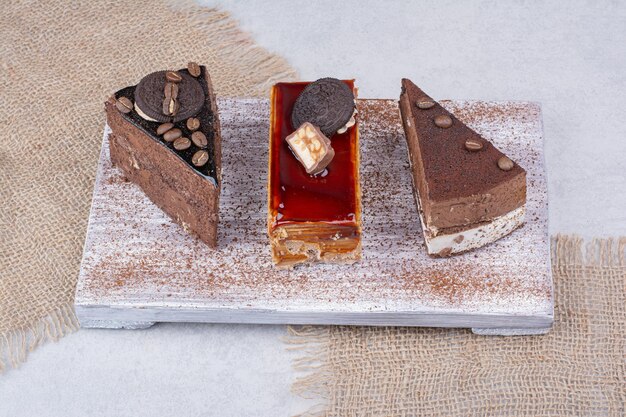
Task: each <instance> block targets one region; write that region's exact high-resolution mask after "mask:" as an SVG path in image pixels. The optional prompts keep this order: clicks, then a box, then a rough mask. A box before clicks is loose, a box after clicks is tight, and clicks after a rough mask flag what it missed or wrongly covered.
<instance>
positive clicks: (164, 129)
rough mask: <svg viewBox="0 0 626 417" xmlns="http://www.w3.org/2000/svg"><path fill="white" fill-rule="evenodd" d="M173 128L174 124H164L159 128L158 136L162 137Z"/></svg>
mask: <svg viewBox="0 0 626 417" xmlns="http://www.w3.org/2000/svg"><path fill="white" fill-rule="evenodd" d="M173 127H174V123H163V124H162V125H159V127H157V135H162V134H163V133H165V132H167V131H168V130H170V129H171V128H173Z"/></svg>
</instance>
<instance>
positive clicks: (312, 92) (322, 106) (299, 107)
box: [291, 78, 355, 137]
mask: <svg viewBox="0 0 626 417" xmlns="http://www.w3.org/2000/svg"><path fill="white" fill-rule="evenodd" d="M354 107H355V106H354V93H353V92H352V90H350V87H348V86H347V85H346V83H344V82H343V81H340V80H338V79H336V78H321V79H319V80H317V81H315V82H313V83H311V84H309V85H307V86H306V87H305V89H304V90H303V91H302V93H300V95H299V96H298V98H297V99H296V103H295V104H294V106H293V110H292V112H291V123H292V125H293V127H294V128H295V129H297V128H298V126H300V125H301V124H302V123H304V122H309V123H312V124H314V125H315V126H317V127H319V129H320V130H321V131H322V133H324V134H325V135H326V136H328V137H330V136H332V135H334V134H335V133H336V132H337V130H339V129H341V128H342V127H343V126H345V125H346V123H348V121H350V118H351V117H352V114H353V113H354Z"/></svg>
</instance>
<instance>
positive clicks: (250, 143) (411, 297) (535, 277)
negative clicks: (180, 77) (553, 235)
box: [75, 99, 553, 334]
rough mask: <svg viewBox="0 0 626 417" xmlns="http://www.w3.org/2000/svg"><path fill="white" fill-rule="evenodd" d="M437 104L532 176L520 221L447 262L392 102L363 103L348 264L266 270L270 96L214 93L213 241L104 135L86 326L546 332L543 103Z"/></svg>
mask: <svg viewBox="0 0 626 417" xmlns="http://www.w3.org/2000/svg"><path fill="white" fill-rule="evenodd" d="M443 104H444V106H445V107H446V108H447V109H449V110H450V111H452V112H454V113H455V114H456V115H457V117H459V118H460V119H461V120H462V121H464V122H466V123H467V124H468V125H470V126H471V127H473V128H475V129H476V130H477V131H478V132H479V133H481V134H482V135H484V136H485V137H486V138H487V139H489V140H491V141H492V142H493V143H494V144H495V145H496V146H498V147H499V148H500V149H501V150H502V151H503V152H505V153H506V154H508V155H510V156H511V157H512V158H513V159H514V160H516V161H517V162H518V163H519V164H520V165H521V166H522V167H524V168H525V169H526V170H527V172H528V201H527V216H526V224H525V225H524V226H523V227H522V228H521V229H519V230H516V231H515V232H513V233H512V234H511V235H509V236H507V237H505V238H503V239H501V240H499V241H497V242H495V243H494V244H491V245H489V246H487V247H484V248H481V249H478V250H475V251H472V252H469V253H467V254H464V255H460V256H456V257H452V258H446V259H433V258H430V257H428V256H427V255H426V251H425V248H424V247H423V238H422V234H421V229H420V226H419V218H418V215H417V210H416V207H415V202H414V200H413V194H412V190H411V178H410V172H409V169H408V159H407V150H406V143H405V140H404V133H403V131H402V127H401V123H400V118H399V112H398V106H397V102H396V101H394V100H359V103H358V108H359V117H360V121H359V123H360V125H359V126H360V127H359V129H360V131H361V173H362V174H361V186H362V192H363V260H362V261H361V262H359V263H357V264H355V265H352V266H347V265H346V266H341V265H314V266H304V267H299V268H296V269H294V270H278V269H276V268H275V267H274V266H273V265H272V261H271V256H270V248H269V242H268V238H267V235H266V225H265V221H266V190H267V148H268V123H269V120H268V119H269V103H268V101H267V100H257V99H221V100H218V106H219V109H220V118H221V122H222V137H223V188H222V199H221V201H220V224H219V232H218V235H219V236H218V247H217V249H214V250H213V249H210V248H209V247H207V246H206V245H204V244H203V243H202V242H200V241H198V240H196V239H194V238H193V237H191V236H189V235H187V234H186V233H185V232H184V231H183V230H182V228H180V227H179V226H178V225H176V224H174V223H173V222H172V221H171V220H169V219H168V218H167V216H166V215H165V214H164V213H163V212H161V211H160V210H159V209H158V208H157V207H156V206H155V205H153V204H152V203H151V202H150V201H149V200H148V199H147V198H146V197H145V195H143V193H142V192H141V191H140V190H139V189H138V188H137V187H136V186H135V185H133V184H132V183H129V182H127V181H126V180H125V179H124V178H123V176H122V174H121V172H120V171H118V170H117V169H115V168H113V167H112V166H111V163H110V159H109V149H108V142H107V140H106V138H107V134H108V130H105V138H104V142H103V147H102V154H101V158H100V165H99V168H98V174H97V179H96V185H95V189H94V196H93V203H92V209H91V214H90V219H89V226H88V231H87V239H86V242H85V249H84V254H83V261H82V265H81V271H80V276H79V282H78V285H77V290H76V305H75V307H76V313H77V315H78V317H79V319H80V320H81V323H83V324H84V325H87V326H90V327H98V325H99V323H102V325H106V327H122V326H123V325H125V324H126V325H128V324H129V323H131V324H132V323H134V325H133V326H131V327H137V324H141V326H143V327H145V325H148V324H149V323H151V322H157V321H173V322H180V321H194V322H232V323H293V324H297V323H302V324H304V323H311V324H363V325H407V326H437V327H474V328H480V329H503V331H502V333H506V331H505V330H506V329H507V328H513V329H515V331H516V332H517V334H519V333H523V332H524V329H529V331H528V332H529V333H537V332H538V331H539V330H541V329H543V330H545V329H546V328H548V327H549V326H550V325H551V323H552V315H553V297H552V278H551V273H550V260H549V239H548V228H547V214H548V213H547V192H546V180H545V174H544V165H543V143H542V124H541V110H540V106H539V105H538V104H536V103H527V102H497V103H494V102H443ZM116 323H119V326H116V325H115V324H116ZM483 332H484V330H483ZM487 333H488V334H494V333H497V331H496V330H494V331H492V332H487Z"/></svg>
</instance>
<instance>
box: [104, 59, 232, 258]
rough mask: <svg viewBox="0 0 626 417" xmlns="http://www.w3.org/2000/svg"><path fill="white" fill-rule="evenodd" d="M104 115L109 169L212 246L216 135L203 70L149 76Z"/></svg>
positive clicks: (111, 102)
mask: <svg viewBox="0 0 626 417" xmlns="http://www.w3.org/2000/svg"><path fill="white" fill-rule="evenodd" d="M105 110H106V114H107V122H108V125H109V126H110V128H111V131H112V133H111V134H110V135H109V144H110V149H111V161H112V162H113V164H114V165H115V166H117V167H118V168H120V169H121V170H122V171H123V172H124V175H125V176H126V177H127V178H128V179H129V180H130V181H132V182H134V183H135V184H137V185H138V186H139V187H141V189H142V190H143V191H144V193H145V194H146V195H147V196H148V197H149V198H150V200H152V201H153V202H154V203H155V204H156V205H157V206H159V207H160V208H161V209H162V210H163V211H164V212H165V213H166V214H167V215H169V216H170V217H171V218H172V219H173V220H174V221H175V222H176V223H178V224H179V225H181V226H182V227H183V228H184V229H185V230H186V231H187V232H190V233H192V234H194V235H196V236H197V237H199V238H200V239H201V240H202V241H204V242H205V243H207V244H208V245H210V246H212V247H214V246H216V244H217V223H218V209H219V196H220V186H221V136H220V123H219V117H218V111H217V104H216V101H215V94H214V92H213V86H212V84H211V78H210V76H209V74H208V72H207V69H206V68H205V67H204V66H200V65H198V64H196V63H193V62H191V63H189V64H188V66H187V68H184V69H180V70H178V71H157V72H154V73H151V74H148V75H147V76H145V77H144V78H143V79H141V81H140V82H139V83H138V84H137V85H134V86H130V87H126V88H123V89H121V90H119V91H117V92H116V93H115V94H114V95H113V96H111V97H110V98H109V99H108V100H107V102H106V103H105ZM129 215H132V213H129Z"/></svg>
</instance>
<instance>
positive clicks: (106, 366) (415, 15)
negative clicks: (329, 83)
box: [0, 0, 626, 417]
mask: <svg viewBox="0 0 626 417" xmlns="http://www.w3.org/2000/svg"><path fill="white" fill-rule="evenodd" d="M203 3H205V4H209V5H213V4H216V3H217V4H221V6H222V7H223V8H225V9H226V10H229V11H231V12H232V13H233V14H234V17H235V18H236V19H238V20H239V21H240V22H241V26H242V27H243V29H244V30H246V31H248V32H250V33H251V34H252V35H253V37H254V38H255V39H256V40H257V42H258V43H259V44H260V45H262V46H264V47H266V48H267V49H269V50H271V51H272V52H276V53H278V54H281V55H282V56H284V57H285V58H286V59H287V60H288V61H289V62H290V63H291V64H292V65H293V66H294V67H295V68H296V69H297V70H298V71H299V73H300V75H301V78H302V79H306V80H314V79H316V78H319V77H322V76H335V77H339V78H342V77H345V78H349V77H354V78H356V79H357V81H358V85H359V87H360V96H361V97H368V98H397V97H398V95H399V92H400V78H402V77H407V78H411V79H412V80H413V81H415V82H416V83H417V84H418V85H420V86H421V87H423V88H424V89H425V90H426V91H427V92H429V93H430V94H431V95H432V96H433V97H435V98H438V99H443V98H450V99H488V100H531V101H539V102H541V103H542V106H543V112H544V129H545V140H546V159H547V167H548V179H549V195H550V222H551V224H550V228H551V232H552V233H557V232H563V233H578V234H581V235H583V236H585V237H591V236H611V235H613V236H617V235H626V209H625V207H626V2H618V1H613V2H609V1H587V2H585V1H570V2H563V1H560V2H559V1H550V2H536V1H516V2H496V1H466V2H462V3H461V2H453V1H441V0H439V1H419V2H418V1H415V2H399V1H398V2H387V1H382V0H379V1H345V2H335V1H310V0H309V1H301V0H298V1H294V0H280V1H274V2H256V3H253V2H234V3H227V2H219V1H218V2H214V1H211V0H206V1H203ZM284 335H285V328H284V326H247V325H245V326H244V325H235V326H233V325H184V324H161V325H157V326H155V327H153V328H151V329H148V330H144V331H112V330H108V331H107V330H81V331H79V332H77V333H75V334H73V335H70V336H68V337H66V338H64V339H62V340H61V341H59V342H58V343H49V344H46V345H44V346H43V347H41V348H39V349H37V350H36V351H35V352H33V353H32V354H31V355H30V357H29V359H28V361H27V362H26V363H25V364H23V365H22V366H21V367H20V368H19V369H17V370H10V371H8V372H7V373H5V374H3V375H0V416H1V417H4V416H11V417H18V416H38V415H41V416H63V417H71V416H81V417H82V416H87V415H89V416H105V415H106V416H151V417H159V416H166V417H171V416H213V415H216V416H222V417H226V416H284V415H289V414H293V413H295V412H298V411H302V410H304V409H305V408H306V405H307V404H308V403H307V402H306V401H303V400H301V399H298V398H296V397H294V396H293V395H291V394H290V392H289V389H290V384H291V382H292V380H293V378H294V373H293V372H292V371H291V368H290V359H291V358H292V357H293V354H291V353H289V352H287V351H286V350H285V345H284V343H283V342H282V340H281V337H283V336H284Z"/></svg>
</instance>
